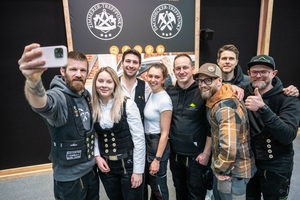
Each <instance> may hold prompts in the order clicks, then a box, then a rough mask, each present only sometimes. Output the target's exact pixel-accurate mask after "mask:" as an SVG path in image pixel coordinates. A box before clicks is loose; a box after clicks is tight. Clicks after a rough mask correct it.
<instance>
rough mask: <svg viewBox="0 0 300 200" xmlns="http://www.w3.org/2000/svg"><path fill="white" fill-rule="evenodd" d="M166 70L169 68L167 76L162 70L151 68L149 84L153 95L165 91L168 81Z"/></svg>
mask: <svg viewBox="0 0 300 200" xmlns="http://www.w3.org/2000/svg"><path fill="white" fill-rule="evenodd" d="M161 65H163V64H161ZM164 67H165V66H164ZM166 70H167V68H166V67H165V74H164V72H163V69H162V68H160V67H155V66H151V67H150V68H149V70H148V71H147V82H148V85H149V86H150V88H151V90H152V92H153V93H157V92H160V91H162V90H163V89H164V88H163V84H164V82H165V81H166V74H167V71H166Z"/></svg>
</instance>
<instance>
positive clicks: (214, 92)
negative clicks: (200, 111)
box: [201, 88, 218, 100]
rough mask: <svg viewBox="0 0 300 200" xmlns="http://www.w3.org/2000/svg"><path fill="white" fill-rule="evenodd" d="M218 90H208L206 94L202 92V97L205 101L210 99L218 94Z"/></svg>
mask: <svg viewBox="0 0 300 200" xmlns="http://www.w3.org/2000/svg"><path fill="white" fill-rule="evenodd" d="M217 91H218V90H217V89H216V88H211V89H210V90H206V91H205V92H203V91H202V90H201V97H202V99H204V100H207V99H210V98H211V97H212V96H213V95H214V94H216V92H217Z"/></svg>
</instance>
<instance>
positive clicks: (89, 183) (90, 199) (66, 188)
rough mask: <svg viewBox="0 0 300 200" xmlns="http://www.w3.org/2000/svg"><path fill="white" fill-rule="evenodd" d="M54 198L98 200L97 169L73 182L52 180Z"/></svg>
mask: <svg viewBox="0 0 300 200" xmlns="http://www.w3.org/2000/svg"><path fill="white" fill-rule="evenodd" d="M54 197H55V199H61V200H99V178H98V175H97V167H96V166H95V167H94V169H93V170H92V171H90V172H89V173H88V174H86V175H84V176H83V177H81V178H79V179H77V180H75V181H68V182H61V181H55V180H54Z"/></svg>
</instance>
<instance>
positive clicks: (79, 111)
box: [18, 43, 99, 200]
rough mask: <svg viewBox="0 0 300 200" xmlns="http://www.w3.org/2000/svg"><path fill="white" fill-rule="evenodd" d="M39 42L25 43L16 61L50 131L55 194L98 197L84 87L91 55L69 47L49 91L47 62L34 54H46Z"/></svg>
mask: <svg viewBox="0 0 300 200" xmlns="http://www.w3.org/2000/svg"><path fill="white" fill-rule="evenodd" d="M38 47H40V45H39V44H36V43H33V44H30V45H28V46H26V47H25V49H24V53H23V55H22V57H21V59H20V60H19V62H18V63H19V65H20V66H19V69H20V70H21V71H22V73H23V75H24V76H25V78H26V81H25V87H24V91H25V96H26V98H27V100H28V102H29V104H30V106H31V107H32V109H33V111H35V112H36V113H38V114H40V115H41V116H42V117H43V118H44V120H45V122H46V124H47V126H48V129H49V132H50V136H51V152H50V156H49V159H50V160H51V161H52V168H53V178H54V196H55V199H89V200H91V199H92V200H96V199H99V179H98V175H97V173H96V168H95V167H96V166H95V158H94V155H93V153H94V129H93V123H92V119H91V116H92V115H91V104H90V94H89V92H88V91H87V90H86V89H85V88H84V84H85V82H86V79H87V76H88V60H87V58H86V56H85V54H83V53H81V52H74V51H72V52H69V53H68V64H67V66H66V67H61V68H60V73H61V75H57V76H55V77H54V78H53V80H52V82H51V84H50V89H49V90H48V91H45V88H44V86H43V84H42V79H41V76H42V74H43V72H44V71H45V70H47V68H38V67H40V66H42V65H43V64H45V62H47V60H42V59H35V58H38V57H39V56H41V55H42V51H41V50H40V49H36V48H38ZM58 67H59V66H58Z"/></svg>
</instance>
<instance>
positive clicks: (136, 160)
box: [94, 99, 146, 174]
mask: <svg viewBox="0 0 300 200" xmlns="http://www.w3.org/2000/svg"><path fill="white" fill-rule="evenodd" d="M113 101H114V100H113V99H111V100H109V102H108V103H107V105H104V104H103V103H100V106H101V109H102V112H101V119H100V122H99V123H100V126H101V127H102V128H103V129H104V128H112V127H113V124H114V122H113V121H112V120H111V118H110V109H111V108H112V104H113ZM126 115H127V123H128V125H129V130H130V133H131V137H132V141H133V144H134V148H133V173H136V174H142V173H144V167H145V152H146V146H145V135H144V128H143V124H142V121H141V117H140V112H139V109H138V107H137V105H136V103H135V102H134V101H133V100H131V99H127V103H126ZM94 153H95V156H100V150H99V144H98V138H97V137H96V138H95V152H94Z"/></svg>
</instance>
